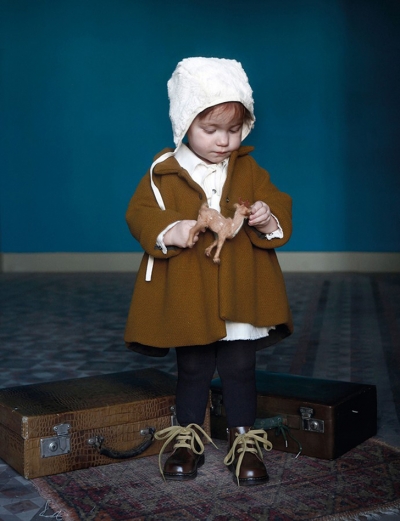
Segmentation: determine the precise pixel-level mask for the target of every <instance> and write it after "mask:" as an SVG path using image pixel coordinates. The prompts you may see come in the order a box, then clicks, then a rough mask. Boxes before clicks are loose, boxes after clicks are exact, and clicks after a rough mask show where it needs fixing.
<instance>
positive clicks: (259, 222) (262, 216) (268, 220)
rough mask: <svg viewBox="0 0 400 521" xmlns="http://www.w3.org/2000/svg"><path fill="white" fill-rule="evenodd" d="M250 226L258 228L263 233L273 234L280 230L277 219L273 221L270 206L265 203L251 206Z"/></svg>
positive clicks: (259, 202)
mask: <svg viewBox="0 0 400 521" xmlns="http://www.w3.org/2000/svg"><path fill="white" fill-rule="evenodd" d="M248 224H249V226H254V228H257V230H258V231H259V232H261V233H271V232H273V231H275V230H276V229H277V228H278V226H277V223H276V221H275V219H272V215H271V210H270V208H269V206H268V205H267V203H264V202H263V201H256V202H255V203H254V204H252V205H251V214H250V215H249V218H248Z"/></svg>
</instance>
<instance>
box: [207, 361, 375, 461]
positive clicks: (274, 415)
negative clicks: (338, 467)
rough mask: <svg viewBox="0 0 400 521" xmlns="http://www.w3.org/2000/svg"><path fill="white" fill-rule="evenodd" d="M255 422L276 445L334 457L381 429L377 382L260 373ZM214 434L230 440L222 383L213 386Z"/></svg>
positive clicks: (315, 456)
mask: <svg viewBox="0 0 400 521" xmlns="http://www.w3.org/2000/svg"><path fill="white" fill-rule="evenodd" d="M256 376H257V393H258V397H257V420H256V423H255V425H254V427H255V428H257V427H258V428H264V429H266V430H267V432H268V439H269V440H270V441H271V442H272V445H273V448H274V449H276V450H282V451H285V452H292V453H300V454H302V455H305V456H310V457H314V458H321V459H327V460H332V459H336V458H338V457H339V456H341V455H342V454H344V453H345V452H347V451H349V450H350V449H352V448H354V447H356V446H357V445H359V444H360V443H362V442H363V441H365V440H366V439H368V438H370V437H371V436H374V435H375V434H376V430H377V397H376V386H374V385H366V384H359V383H353V382H342V381H337V380H324V379H319V378H308V377H305V376H295V375H288V374H281V373H272V372H266V371H256ZM211 401H212V409H211V434H212V436H213V437H214V438H219V439H226V418H225V412H224V407H223V402H222V392H221V381H220V379H219V378H217V379H215V380H213V381H212V384H211Z"/></svg>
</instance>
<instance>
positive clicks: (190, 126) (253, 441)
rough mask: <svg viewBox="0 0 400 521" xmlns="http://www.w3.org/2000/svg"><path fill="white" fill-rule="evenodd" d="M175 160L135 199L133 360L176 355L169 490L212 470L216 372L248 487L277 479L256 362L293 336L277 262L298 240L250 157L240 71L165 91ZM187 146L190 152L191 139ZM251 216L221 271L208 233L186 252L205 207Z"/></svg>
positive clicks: (197, 76) (216, 71)
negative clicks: (263, 426) (208, 452)
mask: <svg viewBox="0 0 400 521" xmlns="http://www.w3.org/2000/svg"><path fill="white" fill-rule="evenodd" d="M168 94H169V100H170V119H171V122H172V129H173V134H174V142H175V145H176V148H175V149H165V150H164V151H162V153H161V154H160V155H159V156H156V159H155V161H154V162H153V164H152V165H151V168H150V170H149V172H148V173H147V174H146V175H145V177H144V178H143V179H142V180H141V182H140V184H139V185H138V187H137V189H136V192H135V193H134V195H133V197H132V199H131V201H130V203H129V207H128V211H127V214H126V218H127V222H128V225H129V228H130V231H131V233H132V235H133V236H134V237H135V238H136V239H137V240H138V241H139V242H140V244H141V246H142V247H143V249H144V251H145V254H144V257H143V259H142V263H141V265H140V268H139V271H138V274H137V279H136V284H135V288H134V292H133V297H132V302H131V307H130V311H129V316H128V320H127V325H126V332H125V341H126V343H127V346H128V347H129V348H130V349H133V350H135V351H138V352H141V353H143V354H149V355H152V356H163V355H164V354H167V352H168V348H175V351H176V357H177V367H178V383H177V390H176V412H177V420H178V423H179V426H175V427H170V428H167V429H165V430H163V431H160V432H159V433H157V434H156V436H157V437H158V439H165V440H166V443H167V442H169V441H171V440H174V442H175V443H174V450H173V452H172V454H171V455H170V456H169V457H168V459H167V460H166V462H165V465H164V469H163V471H162V473H163V475H164V477H165V479H175V480H186V479H193V478H195V477H196V475H197V469H198V467H199V466H200V465H202V464H203V463H204V454H203V452H204V445H203V443H202V437H203V436H207V435H206V433H205V432H204V431H203V429H202V428H201V425H202V424H203V421H204V417H205V412H206V407H207V404H208V396H209V386H210V381H211V379H212V378H213V375H214V372H215V370H216V369H217V371H218V374H219V376H220V378H221V381H222V393H223V401H224V406H225V409H226V415H227V422H228V431H229V432H228V442H229V452H228V455H227V456H226V458H225V460H224V462H225V464H227V465H228V466H229V468H230V470H231V471H232V472H233V473H234V475H235V477H234V480H235V481H237V483H238V484H240V485H257V484H261V483H264V482H266V481H267V480H268V473H267V470H266V468H265V465H264V463H263V459H262V453H261V449H260V445H261V446H263V447H264V448H265V449H269V448H271V444H270V442H269V441H268V439H267V433H266V432H265V431H262V430H252V429H251V427H252V425H253V424H254V421H255V418H256V402H257V394H256V382H255V366H256V352H257V350H259V349H263V348H265V347H267V346H270V345H272V344H274V343H276V342H278V341H279V340H281V339H283V338H285V337H286V336H288V335H289V334H291V332H292V319H291V313H290V308H289V305H288V301H287V297H286V290H285V284H284V280H283V276H282V272H281V269H280V267H279V264H278V260H277V257H276V253H275V248H277V247H279V246H282V245H284V244H285V243H286V242H287V241H288V240H289V238H290V235H291V230H292V224H291V198H290V197H289V196H288V195H287V194H285V193H282V192H280V191H279V190H278V189H277V188H276V187H275V186H274V185H273V184H272V183H271V181H270V177H269V174H268V173H267V172H266V171H265V170H264V169H262V168H261V167H260V166H258V164H257V163H256V161H255V160H254V159H253V158H252V157H251V155H250V152H251V151H252V150H253V148H252V147H249V146H242V145H241V142H242V140H243V139H244V138H245V137H246V136H247V135H248V134H249V132H250V131H251V129H252V127H253V125H254V121H255V117H254V108H253V105H254V104H253V97H252V90H251V87H250V85H249V82H248V79H247V76H246V74H245V72H244V70H243V68H242V66H241V64H240V63H239V62H237V61H235V60H227V59H219V58H201V57H196V58H187V59H184V60H182V61H181V62H180V63H179V64H178V65H177V67H176V69H175V71H174V73H173V75H172V77H171V79H170V80H169V82H168ZM185 137H186V138H187V142H186V143H183V139H184V138H185ZM239 200H243V201H250V204H251V213H250V215H249V216H248V219H247V220H245V221H244V224H243V225H242V227H241V228H240V229H239V230H238V231H237V233H236V235H235V237H234V238H232V240H229V241H226V242H225V244H224V246H223V249H222V251H221V262H220V264H217V263H214V262H213V261H212V258H209V257H207V256H206V255H205V254H204V251H205V249H206V247H207V246H209V245H210V244H211V242H213V239H214V237H213V234H212V232H211V231H209V230H207V231H205V232H204V233H202V232H200V233H197V234H196V235H195V237H194V239H193V242H194V245H192V247H188V240H189V232H190V229H191V228H192V227H193V226H194V225H195V224H196V219H197V216H198V212H199V208H200V206H201V205H202V204H203V203H204V202H206V203H208V205H209V206H210V207H211V208H214V209H215V210H218V211H220V212H221V214H222V215H223V216H225V217H233V215H234V212H235V203H238V202H239Z"/></svg>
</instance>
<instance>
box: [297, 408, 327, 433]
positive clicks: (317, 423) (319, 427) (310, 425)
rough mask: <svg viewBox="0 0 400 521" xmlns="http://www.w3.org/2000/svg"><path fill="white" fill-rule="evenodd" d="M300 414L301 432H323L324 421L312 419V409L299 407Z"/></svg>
mask: <svg viewBox="0 0 400 521" xmlns="http://www.w3.org/2000/svg"><path fill="white" fill-rule="evenodd" d="M300 414H301V423H302V428H303V431H311V432H324V428H325V425H324V420H317V419H316V418H312V415H313V414H314V409H312V408H311V407H300Z"/></svg>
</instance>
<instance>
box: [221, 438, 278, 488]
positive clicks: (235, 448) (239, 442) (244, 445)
mask: <svg viewBox="0 0 400 521" xmlns="http://www.w3.org/2000/svg"><path fill="white" fill-rule="evenodd" d="M260 444H261V446H262V447H263V448H264V449H265V450H267V451H269V450H271V449H272V443H271V442H270V441H269V439H268V434H267V433H266V432H265V431H264V430H262V429H255V430H250V431H248V432H245V433H243V434H239V433H238V432H237V433H235V441H234V442H233V443H232V447H231V448H230V450H229V452H228V454H227V455H226V457H225V459H224V463H225V465H227V466H229V465H232V464H233V462H234V461H235V459H236V456H238V461H237V464H236V471H235V475H236V479H237V482H238V484H239V474H240V467H241V465H242V461H243V458H244V455H245V454H246V452H247V453H249V452H250V453H252V454H258V456H259V457H260V459H262V458H263V457H262V451H261V448H260Z"/></svg>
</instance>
